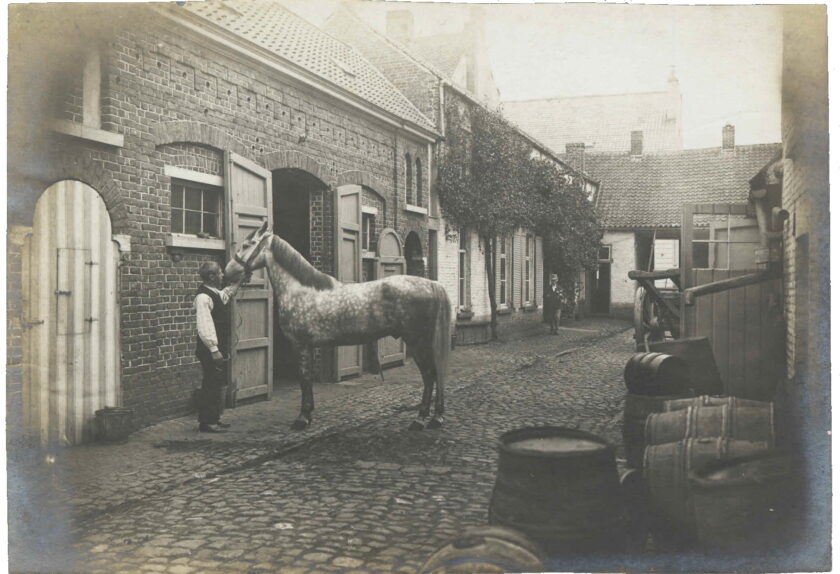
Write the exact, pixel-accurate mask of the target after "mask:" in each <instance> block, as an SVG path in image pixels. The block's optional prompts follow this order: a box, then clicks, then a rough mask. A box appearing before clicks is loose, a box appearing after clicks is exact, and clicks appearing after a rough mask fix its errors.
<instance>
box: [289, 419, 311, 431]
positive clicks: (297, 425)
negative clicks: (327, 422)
mask: <svg viewBox="0 0 840 574" xmlns="http://www.w3.org/2000/svg"><path fill="white" fill-rule="evenodd" d="M308 426H309V421H305V420H303V419H295V422H293V423H292V430H303V429H305V428H306V427H308Z"/></svg>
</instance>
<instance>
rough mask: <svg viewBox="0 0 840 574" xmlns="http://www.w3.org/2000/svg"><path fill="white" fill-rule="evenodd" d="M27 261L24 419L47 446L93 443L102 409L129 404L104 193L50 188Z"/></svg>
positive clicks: (72, 184)
mask: <svg viewBox="0 0 840 574" xmlns="http://www.w3.org/2000/svg"><path fill="white" fill-rule="evenodd" d="M23 262H24V264H23V287H24V301H23V303H24V308H23V325H24V342H23V348H24V354H25V358H24V365H25V368H24V373H23V389H24V390H23V395H24V396H23V403H24V420H25V422H26V424H27V426H28V428H29V429H30V430H31V431H32V432H33V434H34V435H37V436H38V437H39V440H40V442H41V443H42V444H50V445H68V444H78V443H81V442H87V441H90V440H92V439H94V438H95V436H96V428H95V414H96V411H97V410H99V409H102V408H104V407H116V406H120V405H121V396H120V365H119V341H120V335H119V307H118V297H119V293H118V291H117V283H118V276H117V269H118V263H119V248H118V246H117V244H116V243H115V242H114V240H113V237H112V235H111V219H110V217H109V215H108V210H107V208H106V207H105V202H104V201H103V200H102V197H101V196H100V195H99V194H98V193H97V192H96V190H94V189H93V188H92V187H90V186H88V185H86V184H84V183H82V182H80V181H71V180H64V181H59V182H57V183H55V184H53V185H51V186H50V187H49V188H47V190H46V191H44V193H43V194H42V195H41V197H40V198H39V199H38V202H37V204H36V206H35V217H34V222H33V227H32V234H31V236H30V237H29V238H28V239H27V241H26V242H25V244H24V252H23Z"/></svg>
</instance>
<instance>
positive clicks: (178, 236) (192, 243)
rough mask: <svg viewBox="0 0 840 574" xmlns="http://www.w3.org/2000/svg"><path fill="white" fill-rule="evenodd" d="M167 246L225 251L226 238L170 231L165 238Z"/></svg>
mask: <svg viewBox="0 0 840 574" xmlns="http://www.w3.org/2000/svg"><path fill="white" fill-rule="evenodd" d="M164 244H165V245H166V246H167V247H174V248H178V249H203V250H205V251H224V250H225V240H224V239H216V238H211V237H199V236H197V235H187V234H186V233H170V234H169V235H167V236H166V237H165V238H164Z"/></svg>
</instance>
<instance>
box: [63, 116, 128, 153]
mask: <svg viewBox="0 0 840 574" xmlns="http://www.w3.org/2000/svg"><path fill="white" fill-rule="evenodd" d="M52 129H53V131H56V132H58V133H60V134H64V135H68V136H73V137H77V138H81V139H84V140H89V141H94V142H97V143H102V144H106V145H110V146H114V147H123V142H124V139H125V138H124V137H123V135H122V134H116V133H114V132H108V131H105V130H101V129H99V128H93V127H90V126H86V125H83V124H78V123H76V122H71V121H68V120H53V122H52Z"/></svg>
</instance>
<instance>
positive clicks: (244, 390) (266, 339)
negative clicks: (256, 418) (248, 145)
mask: <svg viewBox="0 0 840 574" xmlns="http://www.w3.org/2000/svg"><path fill="white" fill-rule="evenodd" d="M225 157H226V169H225V188H226V191H227V194H228V206H229V209H228V210H227V215H228V217H227V224H226V226H225V235H226V240H227V241H226V244H227V246H228V258H230V257H232V256H233V253H234V252H235V251H236V249H237V246H238V245H240V244H241V243H242V240H243V239H244V238H245V237H246V236H247V235H248V234H249V233H251V232H252V231H254V230H255V229H257V228H258V227H260V226H261V225H262V224H263V222H264V221H268V222H269V223H271V219H272V206H271V202H272V189H271V172H270V171H268V170H266V169H263V168H262V167H260V166H259V165H257V164H256V163H254V162H252V161H250V160H248V159H246V158H244V157H241V156H239V155H237V154H235V153H233V152H227V153H226V156H225ZM231 306H232V307H231V321H232V333H231V349H230V357H231V361H230V381H231V385H230V388H229V389H228V402H229V403H230V404H235V402H236V400H238V399H245V398H249V397H256V396H271V387H272V383H273V379H274V376H273V372H274V364H273V348H272V345H271V336H272V321H273V319H274V316H273V301H272V294H271V284H270V283H269V280H268V274H267V273H266V271H265V270H264V269H260V270H258V271H255V272H254V274H253V277H251V281H250V282H249V283H248V284H247V285H245V286H244V287H242V288H241V289H240V290H239V293H238V294H237V296H236V298H235V300H234V301H233V302H231Z"/></svg>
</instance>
